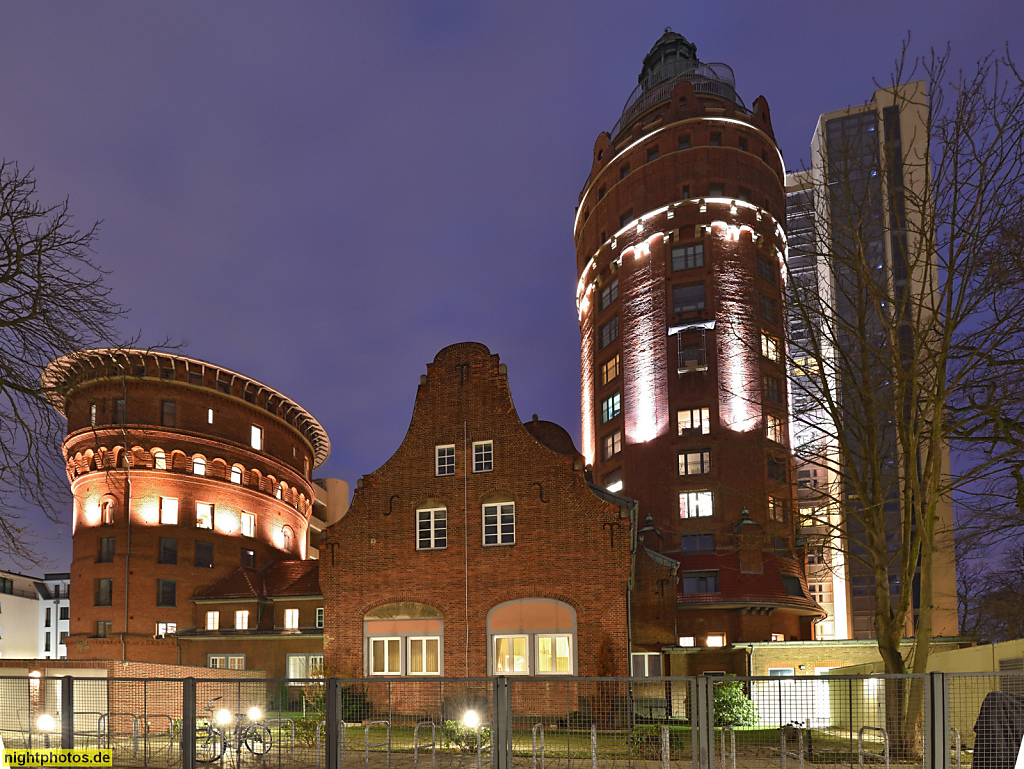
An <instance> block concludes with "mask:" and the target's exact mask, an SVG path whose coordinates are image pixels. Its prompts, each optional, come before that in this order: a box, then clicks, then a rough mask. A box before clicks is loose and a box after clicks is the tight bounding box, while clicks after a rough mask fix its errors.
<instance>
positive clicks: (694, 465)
mask: <svg viewBox="0 0 1024 769" xmlns="http://www.w3.org/2000/svg"><path fill="white" fill-rule="evenodd" d="M710 472H711V450H710V449H697V450H696V451H680V452H679V474H680V475H707V474H708V473H710Z"/></svg>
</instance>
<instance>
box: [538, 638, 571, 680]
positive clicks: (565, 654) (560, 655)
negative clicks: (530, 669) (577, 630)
mask: <svg viewBox="0 0 1024 769" xmlns="http://www.w3.org/2000/svg"><path fill="white" fill-rule="evenodd" d="M536 672H537V673H538V675H555V674H558V673H564V674H566V675H570V674H571V673H572V638H571V637H570V636H567V635H538V636H537V670H536Z"/></svg>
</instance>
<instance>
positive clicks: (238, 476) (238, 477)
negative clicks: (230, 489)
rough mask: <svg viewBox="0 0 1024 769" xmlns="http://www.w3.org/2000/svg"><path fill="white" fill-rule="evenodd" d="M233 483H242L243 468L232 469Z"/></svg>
mask: <svg viewBox="0 0 1024 769" xmlns="http://www.w3.org/2000/svg"><path fill="white" fill-rule="evenodd" d="M231 482H232V483H241V482H242V468H241V467H232V468H231Z"/></svg>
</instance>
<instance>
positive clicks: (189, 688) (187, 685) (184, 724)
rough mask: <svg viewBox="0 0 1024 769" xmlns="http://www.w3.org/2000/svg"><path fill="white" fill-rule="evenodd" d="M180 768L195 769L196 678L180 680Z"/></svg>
mask: <svg viewBox="0 0 1024 769" xmlns="http://www.w3.org/2000/svg"><path fill="white" fill-rule="evenodd" d="M181 769H196V679H194V678H186V679H185V680H184V681H182V682H181Z"/></svg>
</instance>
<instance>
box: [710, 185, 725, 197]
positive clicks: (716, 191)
mask: <svg viewBox="0 0 1024 769" xmlns="http://www.w3.org/2000/svg"><path fill="white" fill-rule="evenodd" d="M708 197H709V198H724V197H725V185H724V184H712V185H711V186H710V187H708Z"/></svg>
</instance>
